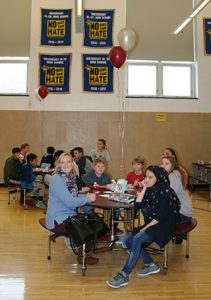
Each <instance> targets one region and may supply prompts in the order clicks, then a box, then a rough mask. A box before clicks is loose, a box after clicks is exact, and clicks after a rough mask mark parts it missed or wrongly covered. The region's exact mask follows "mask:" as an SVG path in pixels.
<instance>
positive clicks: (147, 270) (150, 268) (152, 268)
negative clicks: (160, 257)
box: [136, 262, 160, 277]
mask: <svg viewBox="0 0 211 300" xmlns="http://www.w3.org/2000/svg"><path fill="white" fill-rule="evenodd" d="M159 272H160V268H159V267H158V266H157V265H156V264H155V263H154V262H153V263H151V264H149V265H144V266H143V268H141V269H139V270H138V271H137V272H136V274H137V275H138V276H139V277H143V276H147V275H150V274H155V273H159Z"/></svg>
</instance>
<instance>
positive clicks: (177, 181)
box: [161, 156, 193, 244]
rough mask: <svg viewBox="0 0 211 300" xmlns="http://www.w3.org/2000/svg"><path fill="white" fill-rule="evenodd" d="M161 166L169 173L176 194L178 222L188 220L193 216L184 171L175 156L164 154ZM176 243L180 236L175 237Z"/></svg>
mask: <svg viewBox="0 0 211 300" xmlns="http://www.w3.org/2000/svg"><path fill="white" fill-rule="evenodd" d="M161 167H163V168H164V169H165V170H166V171H167V172H168V174H169V180H170V186H171V188H172V189H173V190H174V191H175V193H176V194H177V197H178V198H179V201H180V220H179V222H180V223H185V222H189V221H190V219H191V218H192V216H193V206H192V200H191V198H190V196H189V194H188V192H187V190H186V188H185V186H186V185H185V178H184V173H183V172H181V170H180V167H179V165H178V163H177V162H176V159H175V157H173V156H164V157H163V158H162V163H161ZM176 243H177V244H181V243H182V238H180V237H179V238H176Z"/></svg>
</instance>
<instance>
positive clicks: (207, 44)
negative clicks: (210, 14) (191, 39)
mask: <svg viewBox="0 0 211 300" xmlns="http://www.w3.org/2000/svg"><path fill="white" fill-rule="evenodd" d="M204 50H205V54H207V55H211V19H210V18H204Z"/></svg>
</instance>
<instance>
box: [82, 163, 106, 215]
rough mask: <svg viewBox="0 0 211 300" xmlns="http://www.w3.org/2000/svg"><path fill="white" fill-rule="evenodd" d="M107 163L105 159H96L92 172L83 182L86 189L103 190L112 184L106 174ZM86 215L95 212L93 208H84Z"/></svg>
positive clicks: (84, 177) (85, 176)
mask: <svg viewBox="0 0 211 300" xmlns="http://www.w3.org/2000/svg"><path fill="white" fill-rule="evenodd" d="M105 171H106V161H105V160H104V159H103V158H97V159H95V161H94V163H93V170H90V171H89V172H88V173H87V174H86V175H84V176H83V182H84V183H85V185H86V187H88V188H90V187H94V188H96V189H97V188H98V187H99V188H102V187H104V186H106V185H107V184H110V183H111V179H110V177H109V176H108V174H106V172H105ZM84 211H85V212H86V213H90V212H92V211H93V207H90V206H86V205H85V207H84Z"/></svg>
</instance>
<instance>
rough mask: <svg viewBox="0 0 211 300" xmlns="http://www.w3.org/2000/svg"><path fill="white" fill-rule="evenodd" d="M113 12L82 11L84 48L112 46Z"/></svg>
mask: <svg viewBox="0 0 211 300" xmlns="http://www.w3.org/2000/svg"><path fill="white" fill-rule="evenodd" d="M113 16H114V10H84V46H87V47H112V46H113V38H112V32H113Z"/></svg>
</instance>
